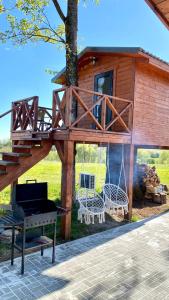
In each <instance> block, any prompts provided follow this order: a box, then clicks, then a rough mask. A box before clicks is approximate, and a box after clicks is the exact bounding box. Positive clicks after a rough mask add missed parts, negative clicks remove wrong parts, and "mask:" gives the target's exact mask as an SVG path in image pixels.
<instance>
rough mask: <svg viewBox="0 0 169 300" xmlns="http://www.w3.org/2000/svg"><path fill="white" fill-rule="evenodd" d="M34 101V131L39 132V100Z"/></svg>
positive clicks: (36, 98)
mask: <svg viewBox="0 0 169 300" xmlns="http://www.w3.org/2000/svg"><path fill="white" fill-rule="evenodd" d="M33 101H34V120H33V130H34V131H36V130H37V124H38V103H39V98H38V97H35V98H34V99H33Z"/></svg>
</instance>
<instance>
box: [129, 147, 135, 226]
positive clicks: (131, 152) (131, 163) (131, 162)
mask: <svg viewBox="0 0 169 300" xmlns="http://www.w3.org/2000/svg"><path fill="white" fill-rule="evenodd" d="M129 147H130V149H129V180H128V197H129V212H128V219H129V220H131V218H132V207H133V176H134V145H133V144H131V145H130V146H129Z"/></svg>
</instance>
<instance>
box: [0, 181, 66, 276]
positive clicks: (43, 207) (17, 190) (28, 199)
mask: <svg viewBox="0 0 169 300" xmlns="http://www.w3.org/2000/svg"><path fill="white" fill-rule="evenodd" d="M12 198H13V199H12V216H11V215H7V216H5V217H3V218H1V219H0V222H1V223H3V224H4V226H6V227H11V228H12V251H11V264H12V265H13V261H14V248H16V249H17V250H19V251H21V252H22V267H21V273H22V274H23V273H24V254H25V252H26V250H28V249H30V248H32V247H33V248H38V247H40V248H41V255H43V249H44V248H45V247H46V246H49V245H52V246H53V251H52V262H54V261H55V243H56V219H57V216H63V215H65V214H66V213H67V212H68V211H66V210H65V209H63V208H61V207H58V206H56V205H55V203H54V202H53V201H51V200H49V199H48V185H47V182H42V183H37V182H35V183H29V184H28V182H27V183H26V184H17V185H15V187H14V189H13V197H12ZM48 224H53V225H54V233H53V239H49V238H47V237H45V236H44V226H45V225H48ZM34 227H41V237H38V238H37V240H36V239H34V240H33V243H31V245H28V244H27V243H26V230H27V229H30V228H34ZM16 228H17V229H18V228H19V229H20V231H21V236H22V240H21V243H20V244H18V243H17V242H16V241H15V240H16V239H15V229H16Z"/></svg>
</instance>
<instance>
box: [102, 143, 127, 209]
mask: <svg viewBox="0 0 169 300" xmlns="http://www.w3.org/2000/svg"><path fill="white" fill-rule="evenodd" d="M107 172H108V181H109V183H107V184H105V185H104V186H103V195H104V199H105V206H106V211H107V212H108V213H115V212H117V211H118V209H121V210H122V211H124V212H126V213H127V212H128V202H129V200H128V195H127V183H126V174H125V165H124V145H122V151H121V166H120V173H119V180H118V185H115V184H111V183H110V145H109V144H108V151H107ZM122 174H123V177H124V188H125V190H123V189H122V188H121V187H120V184H121V178H122Z"/></svg>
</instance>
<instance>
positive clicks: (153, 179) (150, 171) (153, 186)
mask: <svg viewBox="0 0 169 300" xmlns="http://www.w3.org/2000/svg"><path fill="white" fill-rule="evenodd" d="M135 175H136V176H135V179H136V180H135V184H136V186H137V190H138V189H139V190H140V192H141V194H142V196H143V197H144V198H146V199H150V200H152V201H153V202H155V203H159V204H165V203H166V201H167V191H168V188H167V186H166V185H163V184H160V178H159V176H158V174H157V172H156V168H155V166H153V167H150V166H148V165H146V164H142V165H139V164H137V168H136V173H135Z"/></svg>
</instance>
